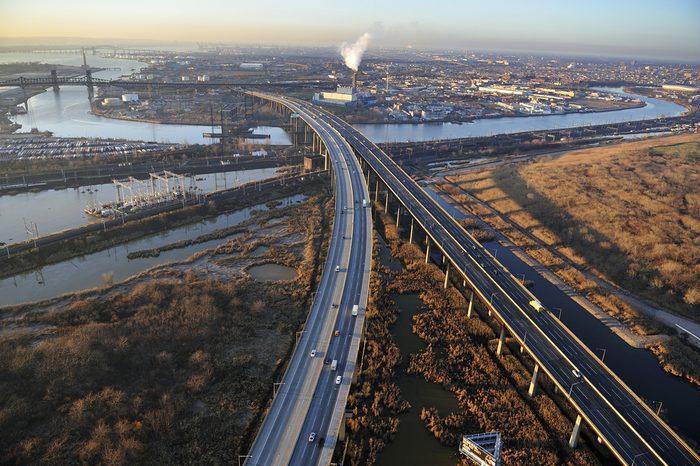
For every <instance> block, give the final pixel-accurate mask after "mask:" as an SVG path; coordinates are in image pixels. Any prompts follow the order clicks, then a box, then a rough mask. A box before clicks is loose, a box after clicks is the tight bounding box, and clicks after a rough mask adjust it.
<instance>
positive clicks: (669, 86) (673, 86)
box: [661, 84, 700, 92]
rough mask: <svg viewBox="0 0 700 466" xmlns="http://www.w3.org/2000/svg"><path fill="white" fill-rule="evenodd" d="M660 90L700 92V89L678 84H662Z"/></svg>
mask: <svg viewBox="0 0 700 466" xmlns="http://www.w3.org/2000/svg"><path fill="white" fill-rule="evenodd" d="M661 88H662V89H665V90H667V91H678V92H700V88H697V87H692V86H682V85H680V84H664V85H663V86H661Z"/></svg>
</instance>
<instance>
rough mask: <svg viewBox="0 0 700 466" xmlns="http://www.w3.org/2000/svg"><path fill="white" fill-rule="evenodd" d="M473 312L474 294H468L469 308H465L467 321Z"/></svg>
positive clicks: (471, 292)
mask: <svg viewBox="0 0 700 466" xmlns="http://www.w3.org/2000/svg"><path fill="white" fill-rule="evenodd" d="M473 310H474V292H473V291H470V292H469V307H468V308H467V319H471V317H472V311H473Z"/></svg>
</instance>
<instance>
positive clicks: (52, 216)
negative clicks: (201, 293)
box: [0, 168, 279, 244]
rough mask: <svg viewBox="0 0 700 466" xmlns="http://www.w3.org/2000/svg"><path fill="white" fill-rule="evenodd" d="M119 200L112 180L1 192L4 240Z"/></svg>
mask: <svg viewBox="0 0 700 466" xmlns="http://www.w3.org/2000/svg"><path fill="white" fill-rule="evenodd" d="M278 170H279V168H258V169H255V170H242V171H230V172H223V173H208V174H204V175H196V176H195V177H194V179H193V178H187V181H186V182H185V187H186V188H187V187H189V186H190V185H191V184H192V183H194V186H196V187H197V188H198V192H200V193H209V192H212V191H215V190H220V189H226V188H234V187H236V186H240V185H242V184H245V183H248V182H251V181H259V180H263V179H266V178H272V177H274V176H275V175H276V174H277V172H278ZM115 200H116V190H115V188H114V185H113V184H112V183H104V184H98V185H92V186H81V187H80V188H65V189H48V190H45V191H39V192H26V193H19V194H14V195H4V196H0V242H4V243H7V244H12V243H18V242H20V241H24V240H25V239H27V232H26V229H25V222H26V224H30V223H32V222H33V223H36V226H37V230H38V231H39V235H41V236H43V235H46V234H49V233H55V232H57V231H61V230H65V229H66V228H75V227H77V226H80V225H83V224H86V223H89V222H94V221H98V220H96V219H95V218H94V217H90V216H88V215H87V214H85V212H83V209H84V208H85V207H87V206H89V205H94V204H96V203H101V204H104V203H107V202H113V201H115Z"/></svg>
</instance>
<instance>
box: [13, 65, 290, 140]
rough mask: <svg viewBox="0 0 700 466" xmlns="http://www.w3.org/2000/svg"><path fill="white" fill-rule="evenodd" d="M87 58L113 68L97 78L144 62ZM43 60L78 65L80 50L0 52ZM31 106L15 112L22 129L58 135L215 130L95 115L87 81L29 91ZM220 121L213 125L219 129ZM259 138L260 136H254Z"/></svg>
mask: <svg viewBox="0 0 700 466" xmlns="http://www.w3.org/2000/svg"><path fill="white" fill-rule="evenodd" d="M87 60H88V64H89V65H90V66H92V67H96V68H109V69H107V70H105V71H100V72H97V73H94V74H93V76H94V77H95V78H102V79H115V78H118V77H120V76H122V75H129V74H131V73H132V72H134V71H138V70H140V69H141V68H143V67H144V66H146V64H145V63H141V62H138V61H134V60H122V59H114V58H103V57H100V56H99V55H88V57H87ZM29 61H32V62H41V63H50V64H63V65H73V66H80V65H82V63H83V56H82V55H61V54H59V55H56V54H33V53H30V54H19V53H0V63H16V62H29ZM28 107H29V111H28V113H27V114H24V115H17V116H16V117H15V121H16V122H17V123H20V124H21V125H22V129H21V130H20V131H23V132H27V131H29V130H30V129H31V128H38V129H39V130H42V131H45V130H48V131H51V132H53V134H54V136H58V137H94V138H115V139H132V140H139V141H156V142H164V143H183V144H209V143H211V142H212V139H208V138H205V137H204V136H203V133H205V132H211V131H212V127H211V126H207V125H162V124H157V123H145V122H139V121H126V120H115V119H113V118H104V117H100V116H97V115H94V114H93V113H92V112H91V109H90V101H89V100H88V93H87V89H86V88H85V87H81V86H63V87H62V88H61V90H60V92H58V93H54V92H51V91H50V92H44V93H43V94H39V95H36V96H34V97H31V98H30V99H29V101H28ZM220 129H221V128H220V127H216V126H215V127H214V130H215V131H220ZM253 133H254V134H269V135H270V139H269V140H267V141H265V143H269V144H279V145H289V144H291V139H290V138H289V136H288V135H287V134H286V133H285V132H284V130H283V129H282V128H276V127H255V128H253ZM255 142H256V143H257V144H260V142H261V141H260V140H256V141H255Z"/></svg>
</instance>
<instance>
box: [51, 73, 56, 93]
mask: <svg viewBox="0 0 700 466" xmlns="http://www.w3.org/2000/svg"><path fill="white" fill-rule="evenodd" d="M51 85H52V86H53V91H54V92H56V93H58V73H57V72H56V70H51Z"/></svg>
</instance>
